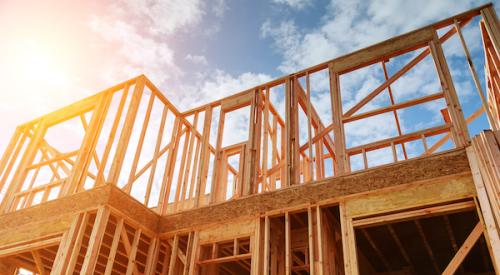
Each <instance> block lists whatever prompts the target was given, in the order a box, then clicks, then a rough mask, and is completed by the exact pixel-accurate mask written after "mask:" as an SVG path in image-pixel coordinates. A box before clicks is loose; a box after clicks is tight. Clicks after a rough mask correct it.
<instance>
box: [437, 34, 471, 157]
mask: <svg viewBox="0 0 500 275" xmlns="http://www.w3.org/2000/svg"><path fill="white" fill-rule="evenodd" d="M429 47H430V50H431V54H432V58H433V59H434V64H435V65H436V70H437V72H438V75H439V79H440V81H441V87H442V89H443V93H444V98H445V100H446V105H447V107H448V112H449V114H450V119H451V123H452V127H451V134H452V137H453V140H454V142H455V145H456V146H457V147H459V148H461V147H465V146H467V145H468V144H469V130H468V129H467V122H466V121H465V118H464V115H463V113H462V107H461V106H460V102H459V100H458V97H457V92H456V90H455V86H454V84H453V79H452V77H451V73H450V70H449V68H448V63H447V62H446V58H445V55H444V52H443V48H442V47H441V42H440V41H439V36H438V35H437V32H436V31H434V38H433V40H432V41H431V42H430V44H429Z"/></svg>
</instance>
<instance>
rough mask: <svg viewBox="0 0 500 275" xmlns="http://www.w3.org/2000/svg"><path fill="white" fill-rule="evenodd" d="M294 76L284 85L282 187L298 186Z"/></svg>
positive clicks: (297, 117)
mask: <svg viewBox="0 0 500 275" xmlns="http://www.w3.org/2000/svg"><path fill="white" fill-rule="evenodd" d="M296 81H297V79H296V78H295V76H289V77H288V78H287V80H286V85H285V89H286V90H285V116H286V124H285V125H286V141H285V142H286V169H285V170H286V173H285V176H286V179H285V181H284V182H283V181H282V184H283V183H284V186H293V185H296V184H299V182H300V177H299V172H300V171H299V169H300V163H299V131H298V126H299V116H298V99H297V93H296V87H295V85H296Z"/></svg>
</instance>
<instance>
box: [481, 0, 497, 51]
mask: <svg viewBox="0 0 500 275" xmlns="http://www.w3.org/2000/svg"><path fill="white" fill-rule="evenodd" d="M481 16H482V17H483V21H484V25H485V27H486V31H487V32H488V35H489V37H490V40H491V44H493V48H494V49H495V51H496V54H497V56H500V26H499V25H498V18H497V14H496V12H495V9H494V8H493V6H488V7H486V8H484V9H482V10H481Z"/></svg>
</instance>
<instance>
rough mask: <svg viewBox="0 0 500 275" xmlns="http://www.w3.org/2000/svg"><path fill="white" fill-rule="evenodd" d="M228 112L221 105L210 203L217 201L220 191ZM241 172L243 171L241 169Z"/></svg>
mask: <svg viewBox="0 0 500 275" xmlns="http://www.w3.org/2000/svg"><path fill="white" fill-rule="evenodd" d="M225 117H226V112H225V111H224V110H223V108H222V107H221V109H220V113H219V127H218V130H217V144H216V145H215V157H214V168H213V173H212V186H211V188H210V203H215V202H217V199H218V197H219V192H220V188H219V186H220V173H221V170H222V169H221V166H222V151H221V148H222V138H223V135H224V121H225ZM240 173H241V171H240Z"/></svg>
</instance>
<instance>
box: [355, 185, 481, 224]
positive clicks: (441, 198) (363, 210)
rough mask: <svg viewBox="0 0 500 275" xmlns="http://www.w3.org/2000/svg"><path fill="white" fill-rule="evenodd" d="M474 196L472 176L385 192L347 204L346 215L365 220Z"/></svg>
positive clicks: (356, 199)
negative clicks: (385, 213)
mask: <svg viewBox="0 0 500 275" xmlns="http://www.w3.org/2000/svg"><path fill="white" fill-rule="evenodd" d="M475 194H476V192H475V188H474V183H473V181H472V177H471V175H463V176H460V177H457V178H446V177H445V178H442V179H437V180H436V181H429V182H426V183H425V184H421V185H416V186H412V187H409V188H405V189H403V190H387V192H382V193H377V194H373V195H369V196H363V197H361V198H353V199H351V200H346V209H347V215H348V216H350V217H356V216H367V215H373V214H377V213H382V212H389V211H394V210H399V209H405V208H411V207H417V206H424V205H430V204H437V203H441V202H445V201H451V200H459V199H463V198H467V197H471V196H474V195H475Z"/></svg>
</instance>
